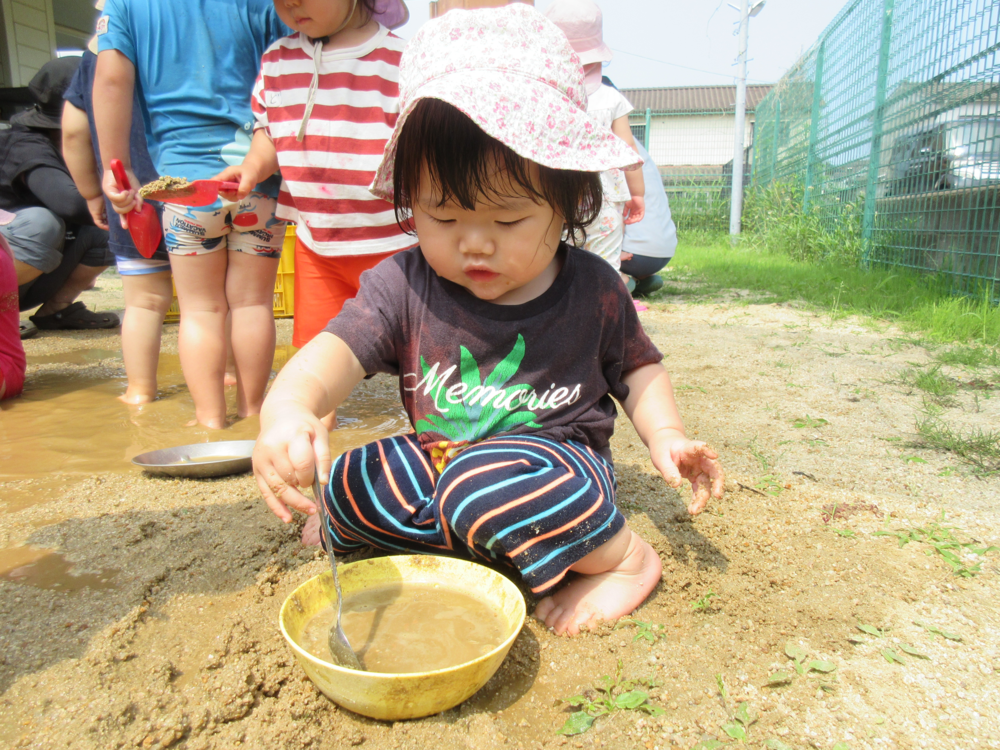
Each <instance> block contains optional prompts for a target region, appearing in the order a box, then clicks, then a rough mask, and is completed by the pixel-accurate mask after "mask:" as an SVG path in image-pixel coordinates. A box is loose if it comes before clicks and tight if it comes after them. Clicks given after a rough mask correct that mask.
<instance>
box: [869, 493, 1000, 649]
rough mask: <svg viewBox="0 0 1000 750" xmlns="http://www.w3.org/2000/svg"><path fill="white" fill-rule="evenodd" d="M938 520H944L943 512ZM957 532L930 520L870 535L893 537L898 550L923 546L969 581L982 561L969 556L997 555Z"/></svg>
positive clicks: (952, 528)
mask: <svg viewBox="0 0 1000 750" xmlns="http://www.w3.org/2000/svg"><path fill="white" fill-rule="evenodd" d="M941 520H942V521H943V520H944V514H943V513H942V514H941ZM956 531H957V529H956V528H955V527H954V526H945V525H944V524H943V523H938V522H937V521H931V522H930V523H928V524H925V525H924V526H915V527H913V528H905V529H893V530H888V529H886V530H883V531H876V532H875V533H874V534H872V536H891V537H895V538H896V540H897V541H898V542H899V546H900V547H905V546H906V545H907V544H909V543H910V542H918V543H921V544H925V545H927V547H928V548H929V550H930V552H931V553H937V554H938V555H939V556H940V557H941V559H942V560H944V561H945V562H946V563H947V564H948V566H949V567H950V568H951V572H952V573H954V574H955V575H956V576H959V577H962V578H971V577H972V576H975V575H978V574H979V572H980V568H981V566H982V564H983V562H982V560H978V561H975V562H972V561H970V560H969V559H968V557H969V555H975V556H977V557H985V556H986V555H988V554H989V553H990V552H996V551H997V550H998V548H997V547H993V546H983V545H981V544H979V543H978V542H975V541H963V540H962V539H961V538H960V537H959V535H957V534H956V533H955V532H956ZM900 663H902V662H900Z"/></svg>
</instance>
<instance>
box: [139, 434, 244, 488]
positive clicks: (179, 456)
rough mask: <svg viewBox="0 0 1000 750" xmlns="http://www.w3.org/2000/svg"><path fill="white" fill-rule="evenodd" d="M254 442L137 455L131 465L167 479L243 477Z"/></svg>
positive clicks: (210, 445) (201, 444) (179, 447)
mask: <svg viewBox="0 0 1000 750" xmlns="http://www.w3.org/2000/svg"><path fill="white" fill-rule="evenodd" d="M255 442H256V441H254V440H226V441H222V442H218V443H195V444H194V445H179V446H177V447H176V448H163V449H162V450H158V451H149V452H148V453H141V454H139V455H138V456H136V457H135V458H133V459H132V463H134V464H135V465H136V466H138V467H139V468H140V469H142V470H143V471H148V472H149V473H150V474H165V475H166V476H170V477H193V478H198V479H200V478H205V477H224V476H228V475H230V474H244V473H246V472H248V471H250V470H251V469H252V468H253V462H252V459H251V455H252V454H253V446H254V443H255Z"/></svg>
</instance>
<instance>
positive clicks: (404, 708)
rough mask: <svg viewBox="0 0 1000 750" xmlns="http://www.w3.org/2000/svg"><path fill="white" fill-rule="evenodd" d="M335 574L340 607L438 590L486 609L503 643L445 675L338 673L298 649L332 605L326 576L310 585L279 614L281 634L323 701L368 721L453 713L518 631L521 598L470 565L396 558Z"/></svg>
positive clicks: (494, 665)
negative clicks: (379, 591)
mask: <svg viewBox="0 0 1000 750" xmlns="http://www.w3.org/2000/svg"><path fill="white" fill-rule="evenodd" d="M337 571H338V574H339V577H340V587H341V589H342V590H343V592H344V598H345V599H346V598H347V597H348V596H350V595H351V594H353V593H355V592H358V591H363V590H365V589H369V588H375V587H378V586H385V585H388V584H393V583H396V584H400V583H423V584H439V585H441V586H446V587H448V588H449V589H452V590H454V591H460V592H462V593H464V594H467V595H468V596H472V597H474V598H476V599H478V600H479V601H481V602H484V603H486V604H488V605H489V606H490V607H492V608H493V609H494V610H495V611H496V612H497V613H498V615H499V616H500V619H501V622H502V623H504V625H505V633H506V637H505V638H504V640H503V642H502V643H501V644H500V645H499V646H497V647H496V648H495V649H493V650H492V651H490V652H489V653H488V654H484V655H483V656H480V657H479V658H478V659H474V660H473V661H469V662H466V663H464V664H459V665H457V666H454V667H450V668H448V669H439V670H436V671H434V672H413V673H407V674H389V673H385V672H358V671H355V670H353V669H345V668H344V667H340V666H337V665H336V664H330V663H328V662H325V661H323V660H321V659H319V658H317V657H315V656H313V655H312V654H310V653H309V652H308V651H306V650H305V649H303V648H302V647H301V646H300V645H299V643H298V641H299V638H300V637H301V635H302V631H303V629H304V628H305V626H306V623H308V622H309V620H310V619H311V618H312V617H313V616H314V615H315V614H316V613H317V612H319V611H320V610H322V609H324V608H325V607H328V606H329V605H330V602H331V601H334V600H335V599H336V597H337V594H336V592H335V590H334V588H333V575H332V574H331V573H330V571H327V572H325V573H323V574H322V575H318V576H316V577H315V578H310V579H309V580H308V581H306V582H305V583H303V584H302V585H301V586H299V587H298V588H297V589H295V591H293V592H292V593H291V595H290V596H289V597H288V598H287V599H285V603H284V604H283V605H282V606H281V615H280V623H281V633H282V635H284V636H285V640H286V641H288V644H289V645H290V646H291V647H292V650H293V651H294V652H295V658H296V659H298V662H299V664H300V665H302V668H303V669H304V670H305V671H306V674H307V675H309V679H310V680H312V681H313V683H314V684H315V685H316V687H318V688H319V689H320V691H322V693H323V695H325V696H326V697H327V698H329V699H330V700H332V701H334V702H335V703H337V704H339V705H341V706H343V707H344V708H347V709H350V710H351V711H354V712H355V713H359V714H363V715H364V716H370V717H372V718H373V719H383V720H392V721H395V720H399V719H416V718H418V717H420V716H430V715H431V714H436V713H439V712H441V711H445V710H447V709H449V708H451V707H453V706H457V705H458V704H459V703H461V702H462V701H464V700H466V699H467V698H469V697H471V696H472V695H473V694H474V693H475V692H476V691H477V690H479V689H480V688H481V687H482V686H483V685H485V684H486V682H487V681H488V680H489V679H490V677H492V676H493V674H494V672H496V671H497V669H499V668H500V663H501V662H502V661H503V660H504V657H505V656H506V655H507V652H508V651H509V650H510V647H511V645H513V643H514V639H515V638H517V634H518V633H519V632H521V626H522V625H523V624H524V615H525V608H524V597H523V596H521V592H520V591H518V589H517V587H516V586H515V585H514V584H513V583H512V582H511V581H509V580H508V579H507V578H505V577H504V576H502V575H500V574H499V573H497V572H495V571H493V570H490V569H489V568H487V567H485V566H483V565H477V564H476V563H473V562H467V561H465V560H456V559H454V558H450V557H435V556H431V555H397V556H392V557H376V558H372V559H369V560H360V561H359V562H355V563H349V564H347V565H340V566H338V568H337Z"/></svg>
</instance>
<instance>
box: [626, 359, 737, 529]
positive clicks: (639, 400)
mask: <svg viewBox="0 0 1000 750" xmlns="http://www.w3.org/2000/svg"><path fill="white" fill-rule="evenodd" d="M622 382H623V383H624V384H625V385H627V386H628V389H629V394H628V398H626V399H625V401H624V402H623V403H622V406H623V407H624V409H625V413H626V414H627V415H628V418H629V419H631V420H632V424H633V425H634V426H635V431H636V432H637V433H638V434H639V437H640V438H641V439H642V442H643V443H645V444H646V447H647V448H649V457H650V458H651V459H652V461H653V466H655V467H656V470H657V471H659V472H660V474H661V475H662V476H663V478H664V479H665V480H666V482H667V484H669V485H670V486H671V487H675V488H676V487H680V485H681V477H683V478H684V479H687V480H688V481H689V482H691V491H692V493H693V499H692V501H691V504H690V505H689V506H688V512H689V513H690V514H691V515H696V514H698V513H701V512H702V511H703V510H704V509H705V506H706V505H707V504H708V498H709V495H711V496H712V497H714V498H720V497H722V493H723V491H724V490H725V479H724V477H723V473H722V466H721V464H719V462H718V460H717V459H718V458H719V456H718V454H717V453H716V452H715V451H713V450H712V449H711V448H709V447H708V445H707V444H706V443H703V442H701V441H700V440H688V439H687V436H686V435H685V434H684V423H683V422H681V415H680V413H679V412H678V411H677V403H676V402H675V401H674V389H673V386H672V385H671V384H670V376H669V375H668V374H667V371H666V370H665V369H664V368H663V365H661V364H659V363H657V364H652V365H643V366H642V367H637V368H636V369H634V370H632V371H630V372H627V373H625V375H624V376H623V377H622Z"/></svg>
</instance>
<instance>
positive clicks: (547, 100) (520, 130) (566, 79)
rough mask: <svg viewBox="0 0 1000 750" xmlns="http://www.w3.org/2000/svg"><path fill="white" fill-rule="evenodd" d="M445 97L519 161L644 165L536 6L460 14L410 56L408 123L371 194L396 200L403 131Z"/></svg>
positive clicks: (429, 29)
mask: <svg viewBox="0 0 1000 750" xmlns="http://www.w3.org/2000/svg"><path fill="white" fill-rule="evenodd" d="M428 98H430V99H440V100H442V101H445V102H448V103H449V104H451V105H452V106H454V107H456V108H457V109H459V110H460V111H461V112H463V113H464V114H465V115H467V116H468V117H469V118H470V119H471V120H472V121H473V122H474V123H476V125H478V126H479V127H480V128H482V130H483V131H484V132H485V133H486V134H487V135H490V136H492V137H493V138H496V139H497V140H498V141H500V142H501V143H502V144H504V145H505V146H507V147H508V148H510V149H511V150H512V151H514V153H516V154H518V155H519V156H522V157H524V158H525V159H528V160H530V161H533V162H535V163H536V164H542V165H544V166H546V167H551V168H553V169H571V170H576V171H580V172H603V171H605V170H608V169H613V168H616V167H617V168H618V169H626V170H629V169H637V168H639V167H640V166H642V159H641V158H640V157H639V155H638V154H636V152H635V151H633V150H632V149H631V148H629V147H628V146H627V145H626V144H625V142H624V141H623V140H621V139H620V138H619V137H618V136H616V135H615V134H614V133H612V132H611V131H610V130H609V129H608V128H605V127H602V126H601V125H600V124H599V123H597V122H596V121H595V120H593V119H591V117H590V116H589V115H588V114H587V94H586V91H585V89H584V83H583V68H582V67H580V60H579V58H578V57H577V55H576V53H574V52H573V48H572V47H570V45H569V42H568V41H567V40H566V36H565V35H564V34H563V33H562V31H560V30H559V27H557V26H556V25H555V24H553V23H552V22H551V21H549V20H548V19H547V18H545V16H543V15H542V14H541V13H539V12H538V11H536V10H535V9H534V8H532V7H530V6H528V5H524V4H522V3H515V4H513V5H507V6H505V7H502V8H483V9H480V10H462V9H456V10H450V11H448V12H447V13H445V14H444V15H443V16H440V17H439V18H435V19H434V20H432V21H428V22H427V23H426V24H424V26H423V27H421V29H420V30H419V31H418V32H417V33H416V34H415V35H414V37H413V38H412V39H411V40H410V42H409V43H408V44H407V45H406V48H405V49H404V50H403V57H402V60H401V61H400V65H399V118H398V119H397V120H396V127H395V129H394V130H393V132H392V136H391V137H390V138H389V141H388V143H386V146H385V152H384V153H383V155H382V163H381V164H379V167H378V170H377V171H376V172H375V179H374V180H373V182H372V184H371V186H370V187H369V189H370V190H371V191H372V192H373V193H374V194H375V195H377V196H379V197H380V198H385V199H386V200H392V192H393V163H394V161H395V156H396V143H397V140H398V139H399V133H400V131H401V130H402V128H403V126H404V125H405V124H406V118H407V117H409V115H410V113H411V112H412V111H413V108H414V107H415V106H416V104H417V102H419V101H420V100H421V99H428Z"/></svg>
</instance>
